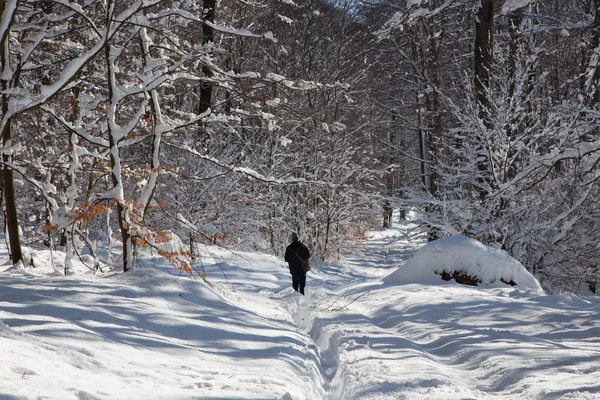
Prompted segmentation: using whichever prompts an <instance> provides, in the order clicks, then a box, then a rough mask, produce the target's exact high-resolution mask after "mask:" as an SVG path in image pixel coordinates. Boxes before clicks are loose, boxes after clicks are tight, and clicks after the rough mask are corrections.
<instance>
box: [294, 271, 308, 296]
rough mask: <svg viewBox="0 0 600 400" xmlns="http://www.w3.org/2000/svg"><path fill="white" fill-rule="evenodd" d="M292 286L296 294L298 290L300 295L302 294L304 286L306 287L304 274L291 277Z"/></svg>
mask: <svg viewBox="0 0 600 400" xmlns="http://www.w3.org/2000/svg"><path fill="white" fill-rule="evenodd" d="M292 286H293V287H294V290H295V291H296V292H297V291H298V289H300V293H302V294H304V286H306V274H301V275H292Z"/></svg>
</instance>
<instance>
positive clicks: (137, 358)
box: [0, 226, 600, 400]
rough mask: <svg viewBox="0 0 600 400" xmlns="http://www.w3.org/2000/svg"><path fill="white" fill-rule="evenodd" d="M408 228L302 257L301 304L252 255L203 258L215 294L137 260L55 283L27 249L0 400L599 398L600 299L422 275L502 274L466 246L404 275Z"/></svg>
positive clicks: (272, 265) (12, 298)
mask: <svg viewBox="0 0 600 400" xmlns="http://www.w3.org/2000/svg"><path fill="white" fill-rule="evenodd" d="M408 232H409V230H408V229H407V227H406V226H404V227H400V228H397V229H392V230H389V231H385V232H374V233H372V234H371V236H370V240H369V241H368V242H366V243H365V245H364V246H363V247H362V248H360V249H357V252H356V253H355V254H352V255H348V256H347V259H346V262H345V263H343V265H342V264H340V265H330V264H325V265H323V264H319V263H313V264H314V265H313V271H311V272H310V274H309V278H308V283H307V289H306V294H307V296H306V297H302V296H300V295H299V294H297V293H295V292H293V290H292V289H291V279H290V276H289V274H288V272H287V267H286V266H285V265H284V263H283V261H282V260H280V259H277V258H275V257H272V256H269V255H264V254H255V253H239V252H229V251H225V250H222V249H218V248H207V249H205V250H204V252H205V256H204V258H203V261H202V265H201V266H200V265H199V266H198V267H199V268H200V267H202V268H203V269H204V271H205V273H206V278H207V279H208V280H209V281H210V282H211V283H212V284H213V285H214V287H212V288H211V287H208V286H207V285H206V284H205V283H203V282H200V281H195V280H191V279H189V278H187V277H185V276H177V275H173V272H172V271H171V273H169V272H168V271H167V269H166V268H165V267H164V265H163V264H162V263H161V261H160V260H159V259H158V258H151V257H150V256H149V255H147V256H146V258H144V259H142V261H143V265H144V267H143V268H137V269H135V270H134V271H133V272H131V273H127V274H119V273H114V274H110V273H108V274H105V275H93V274H91V273H89V271H88V270H87V268H86V267H84V266H82V265H75V267H74V268H75V273H74V274H73V275H69V276H61V275H59V274H56V273H54V268H55V267H56V268H58V267H59V266H60V263H61V258H60V255H59V254H57V253H54V266H53V264H52V262H51V261H52V259H51V254H50V252H49V251H47V250H43V249H41V248H39V249H28V251H29V252H30V253H32V254H33V257H34V259H35V265H36V268H35V269H31V268H30V267H27V268H25V269H23V268H14V267H10V268H9V267H6V266H5V267H3V268H2V270H4V271H3V272H0V360H1V362H0V399H81V400H93V399H144V400H152V399H222V400H224V399H228V400H233V399H240V400H241V399H277V400H300V399H306V400H318V399H327V400H341V399H373V400H383V399H390V400H391V399H394V400H397V399H411V400H412V399H444V400H446V399H600V318H599V315H598V314H599V311H600V306H598V305H597V304H593V303H589V302H586V301H583V300H581V299H579V298H577V297H575V296H573V295H569V294H563V295H552V296H546V295H543V294H540V293H539V291H536V290H535V288H532V287H530V286H531V285H532V283H531V281H528V280H527V279H528V278H527V274H523V273H522V272H520V271H518V268H519V266H518V265H517V264H518V263H516V262H515V261H514V260H512V261H511V260H508V259H506V260H505V261H506V262H507V265H509V267H506V270H507V271H509V272H508V273H509V274H511V275H510V276H512V277H516V279H517V280H518V279H521V278H523V277H525V278H523V279H524V281H523V283H520V284H521V285H522V287H511V286H507V285H504V284H498V282H495V283H494V284H491V285H489V286H485V287H467V286H461V285H457V284H455V283H450V282H444V281H441V280H436V279H431V277H432V275H431V271H434V270H435V266H432V264H431V263H432V262H433V261H432V260H434V259H435V260H438V261H439V260H442V262H443V263H445V262H446V261H447V263H448V265H454V266H456V265H459V266H460V265H462V266H463V267H464V266H466V268H467V269H468V270H469V271H470V272H471V273H473V271H475V270H477V269H480V270H481V273H482V274H483V276H484V278H485V279H486V280H489V279H492V280H494V279H496V278H497V277H498V276H499V275H498V274H497V270H498V269H502V268H503V266H502V265H500V264H499V263H498V260H502V259H503V257H504V256H503V255H502V254H500V253H495V251H493V250H487V249H485V248H483V247H480V246H479V245H478V244H477V243H473V242H469V241H468V240H466V239H463V240H458V242H452V241H450V242H449V243H446V244H445V247H444V246H441V247H440V246H439V245H438V246H431V245H428V246H429V247H426V248H423V249H422V250H421V251H419V253H418V256H417V257H415V258H414V259H413V260H412V261H411V262H410V263H408V264H407V269H406V270H405V272H408V269H409V267H410V269H411V271H412V272H410V273H411V274H412V275H411V276H412V277H413V280H412V281H411V280H408V281H407V280H406V279H404V280H403V279H402V272H401V271H402V270H399V271H398V267H399V266H401V265H403V264H404V263H405V262H406V261H407V260H408V259H410V257H411V256H412V255H413V254H414V253H415V251H416V250H417V249H418V248H419V247H421V246H422V245H423V244H424V243H423V242H422V241H419V240H415V239H414V238H412V239H411V238H410V237H409V235H408ZM478 246H479V247H478ZM436 254H437V255H436ZM445 255H447V257H446V256H445ZM461 255H462V257H461ZM0 257H3V258H2V259H3V260H4V261H6V260H7V257H6V252H5V251H3V252H2V253H0ZM474 258H476V259H477V261H476V262H474V261H473V260H474ZM417 262H420V263H421V267H422V270H423V271H424V272H423V274H422V275H421V274H418V273H415V270H414V269H415V268H417V267H415V263H417ZM515 263H516V264H515ZM492 266H493V267H492ZM474 268H475V270H474ZM490 268H493V269H494V271H496V272H494V273H490ZM417 270H419V268H417ZM475 272H477V271H475ZM423 277H427V279H425V280H424V279H421V278H423ZM490 277H491V278H490ZM517 283H519V282H517Z"/></svg>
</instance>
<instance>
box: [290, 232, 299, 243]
mask: <svg viewBox="0 0 600 400" xmlns="http://www.w3.org/2000/svg"><path fill="white" fill-rule="evenodd" d="M291 238H292V242H297V241H298V234H297V233H296V232H292V236H291Z"/></svg>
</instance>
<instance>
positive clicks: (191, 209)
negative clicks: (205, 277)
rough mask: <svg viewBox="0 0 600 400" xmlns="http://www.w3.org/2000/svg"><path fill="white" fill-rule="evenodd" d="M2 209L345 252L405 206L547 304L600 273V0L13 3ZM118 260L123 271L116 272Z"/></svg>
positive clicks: (130, 257)
mask: <svg viewBox="0 0 600 400" xmlns="http://www.w3.org/2000/svg"><path fill="white" fill-rule="evenodd" d="M0 10H1V21H0V44H1V46H0V59H1V68H2V72H1V76H0V83H1V90H2V91H1V96H2V102H1V106H2V108H1V110H2V111H1V116H2V119H1V123H0V129H1V132H2V175H1V177H2V186H1V187H2V208H3V210H4V218H3V220H4V227H5V231H6V238H7V242H8V244H9V246H10V251H11V258H12V262H13V263H18V262H19V261H22V262H23V263H24V264H29V263H31V262H34V260H28V259H23V252H22V250H21V249H22V248H23V247H24V246H27V245H29V244H30V243H34V242H41V241H45V243H46V245H48V246H53V247H56V246H62V247H63V248H64V249H65V251H66V252H67V257H66V260H65V264H64V269H65V271H64V272H65V273H68V272H69V271H68V270H69V267H70V262H71V261H70V260H72V259H73V258H74V257H77V256H78V255H80V254H82V252H85V253H86V254H89V255H90V256H87V258H85V260H86V263H87V264H88V266H89V267H90V268H92V269H93V268H99V266H100V263H99V260H98V256H97V252H96V250H97V246H106V247H108V250H109V254H110V249H111V248H115V247H119V248H122V256H120V257H119V258H118V259H113V260H112V261H111V262H112V263H113V265H117V264H118V265H121V268H122V269H123V270H124V271H127V270H129V269H131V268H132V267H133V266H134V264H135V252H136V248H138V247H139V246H151V247H152V248H154V249H156V250H158V251H159V252H160V254H161V255H163V256H164V257H166V258H167V259H169V260H171V261H172V262H173V264H174V267H175V268H179V269H182V270H184V271H187V272H188V273H191V274H200V275H201V274H202V271H201V270H200V269H198V268H197V266H196V263H195V261H194V256H193V254H194V245H195V244H197V243H201V242H204V243H212V244H218V245H222V246H225V247H228V248H238V249H244V250H254V251H265V252H269V253H272V254H278V255H280V254H282V252H283V250H284V248H285V245H286V244H287V242H288V238H289V233H290V231H297V232H299V234H300V236H301V239H302V240H303V241H304V242H305V243H306V244H307V245H308V246H309V247H311V249H312V252H313V254H314V255H315V258H319V259H322V260H335V259H337V258H338V257H339V256H340V254H341V253H342V251H343V250H344V249H345V248H350V247H353V246H355V244H356V243H357V241H359V240H360V239H361V238H362V236H363V235H364V232H366V231H367V230H369V229H370V228H372V227H373V226H376V225H378V224H379V225H381V224H382V221H383V226H384V227H389V225H390V223H391V214H392V210H399V211H400V213H404V212H407V211H409V210H411V211H415V212H416V214H417V215H419V217H420V219H421V222H422V225H423V226H424V227H426V228H427V230H428V232H429V237H430V239H435V238H438V237H442V236H445V235H449V234H456V233H460V234H464V235H467V236H470V237H473V238H476V239H478V240H479V241H481V242H483V243H486V244H489V245H496V246H498V247H501V248H503V249H505V250H506V251H508V252H509V253H510V254H511V255H512V256H513V257H515V258H516V259H517V260H519V261H520V262H521V263H522V264H523V265H525V266H526V267H527V268H528V269H529V270H530V271H531V272H533V273H534V274H535V275H536V276H537V277H538V279H539V280H540V281H541V283H542V285H543V286H544V288H545V289H546V290H548V291H554V290H571V291H580V290H584V289H585V290H588V289H589V290H592V291H593V292H595V290H596V285H597V283H598V279H599V278H600V270H599V267H598V260H599V259H600V257H599V256H600V254H599V253H600V248H599V245H598V244H599V243H600V202H599V201H598V198H599V195H600V188H599V186H598V179H599V177H600V165H599V161H600V135H599V133H600V132H599V129H600V125H599V122H600V114H599V108H598V105H599V104H600V91H598V90H597V89H598V83H599V80H600V71H599V67H600V66H599V65H598V58H599V56H600V2H597V0H505V1H502V0H429V1H428V0H388V1H385V0H384V1H377V0H364V1H352V0H347V1H335V0H332V1H327V0H303V1H298V0H296V1H292V0H270V1H269V0H253V1H245V0H221V1H219V2H217V1H215V0H205V1H204V2H201V1H188V0H181V1H165V0H143V1H132V0H119V1H116V0H102V1H100V0H74V1H69V0H38V1H26V0H7V1H3V2H2V3H0ZM103 261H105V260H103Z"/></svg>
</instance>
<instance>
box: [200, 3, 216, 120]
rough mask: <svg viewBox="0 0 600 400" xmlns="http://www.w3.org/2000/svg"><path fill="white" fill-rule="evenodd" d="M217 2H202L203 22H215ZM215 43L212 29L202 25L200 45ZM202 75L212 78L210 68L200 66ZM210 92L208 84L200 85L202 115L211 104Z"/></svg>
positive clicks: (210, 86) (210, 87)
mask: <svg viewBox="0 0 600 400" xmlns="http://www.w3.org/2000/svg"><path fill="white" fill-rule="evenodd" d="M216 7H217V2H216V0H204V10H206V14H205V16H204V20H205V21H208V22H211V23H214V22H215V12H216ZM214 41H215V33H214V29H213V28H212V27H211V26H209V25H207V24H203V25H202V44H203V45H206V44H208V43H211V42H214ZM202 74H203V75H204V76H205V77H207V78H210V77H212V76H213V72H212V70H211V69H210V67H208V66H206V65H202ZM212 92H213V87H212V83H210V82H202V84H201V85H200V104H199V105H198V113H199V114H202V113H203V112H205V111H206V110H208V109H209V108H210V106H211V103H212Z"/></svg>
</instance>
